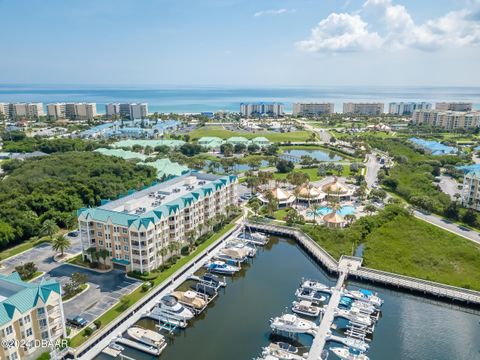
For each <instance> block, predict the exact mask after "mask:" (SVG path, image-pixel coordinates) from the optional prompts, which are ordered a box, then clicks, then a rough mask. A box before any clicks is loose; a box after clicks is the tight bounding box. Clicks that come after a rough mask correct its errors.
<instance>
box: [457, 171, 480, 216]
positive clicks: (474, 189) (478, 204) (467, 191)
mask: <svg viewBox="0 0 480 360" xmlns="http://www.w3.org/2000/svg"><path fill="white" fill-rule="evenodd" d="M479 182H480V171H478V170H471V171H469V172H466V173H465V175H464V176H463V188H462V194H461V195H462V205H463V206H465V207H467V208H470V209H474V210H477V211H480V191H479V190H480V189H479Z"/></svg>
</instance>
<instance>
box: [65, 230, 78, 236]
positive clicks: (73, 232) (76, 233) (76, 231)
mask: <svg viewBox="0 0 480 360" xmlns="http://www.w3.org/2000/svg"><path fill="white" fill-rule="evenodd" d="M67 236H68V237H77V236H78V230H74V231H70V232H69V233H68V234H67Z"/></svg>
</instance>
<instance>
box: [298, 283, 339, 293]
mask: <svg viewBox="0 0 480 360" xmlns="http://www.w3.org/2000/svg"><path fill="white" fill-rule="evenodd" d="M300 287H301V288H302V289H311V290H315V291H321V292H326V293H328V294H330V293H331V292H332V289H331V288H330V287H329V286H327V285H325V284H322V283H321V282H318V281H313V280H305V281H304V282H302V285H301V286H300Z"/></svg>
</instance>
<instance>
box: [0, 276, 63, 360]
mask: <svg viewBox="0 0 480 360" xmlns="http://www.w3.org/2000/svg"><path fill="white" fill-rule="evenodd" d="M61 336H63V337H66V331H65V317H64V314H63V305H62V296H61V290H60V284H59V283H57V282H55V281H43V282H41V283H40V284H34V283H28V282H23V281H22V280H21V279H20V276H19V275H18V273H12V274H10V275H8V276H5V275H0V339H1V340H2V346H0V359H6V360H16V359H36V358H37V357H38V356H39V355H40V354H41V353H43V352H50V351H52V350H54V347H55V345H60V344H59V343H58V342H57V341H58V340H59V339H60V337H61ZM9 344H11V345H12V346H9ZM17 344H18V345H19V346H17ZM40 344H42V345H40ZM44 345H45V346H44Z"/></svg>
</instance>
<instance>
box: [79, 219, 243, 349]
mask: <svg viewBox="0 0 480 360" xmlns="http://www.w3.org/2000/svg"><path fill="white" fill-rule="evenodd" d="M238 219H239V217H237V218H235V219H234V220H232V221H231V222H230V223H229V224H228V225H226V226H225V227H224V228H223V229H222V230H220V231H219V232H217V233H216V234H215V235H213V236H212V237H211V238H210V239H208V240H207V241H205V242H204V243H202V244H200V245H199V246H198V247H197V248H196V249H195V250H194V251H193V252H192V253H191V254H190V255H188V256H185V257H183V258H181V259H180V260H178V261H177V263H176V264H175V265H173V266H172V267H170V268H169V269H167V270H165V271H163V272H162V273H160V275H159V276H158V277H157V278H156V279H155V280H154V281H153V288H156V287H158V286H159V285H160V284H162V283H163V282H164V281H165V280H166V279H167V278H169V277H170V276H171V275H172V274H173V273H175V272H176V271H177V270H179V269H180V268H181V267H182V266H184V265H185V264H187V263H188V262H189V261H190V260H192V259H193V258H194V257H195V256H197V255H198V254H199V253H201V252H202V251H203V250H205V249H206V248H207V247H208V246H210V245H211V244H212V243H213V242H215V241H216V240H218V239H219V238H220V237H221V236H222V235H224V234H225V233H227V232H228V231H229V230H231V229H232V228H233V227H234V226H235V221H236V220H238ZM150 291H152V290H150ZM150 291H149V292H150ZM149 292H144V291H142V288H141V287H139V288H137V289H136V290H134V291H133V292H131V293H130V294H128V295H126V297H127V298H128V299H129V301H130V302H129V305H128V307H131V306H132V305H134V304H135V303H136V302H138V301H139V300H140V299H141V298H143V297H144V296H145V295H146V294H148V293H149ZM128 307H127V309H128ZM125 310H126V309H125V308H124V307H123V306H122V305H121V304H117V305H115V306H113V307H112V308H111V309H110V310H107V311H106V312H105V313H103V315H101V316H100V317H99V318H98V319H99V320H100V321H101V323H102V325H101V326H100V328H104V327H105V326H107V325H108V324H109V323H110V322H112V321H113V320H114V319H116V318H117V317H118V316H120V315H121V314H122V313H123V312H124V311H125ZM88 339H89V337H88V336H85V335H84V332H83V331H82V332H80V333H78V334H77V335H75V336H74V337H73V338H72V341H71V344H70V346H71V347H78V346H80V345H81V344H83V343H84V342H85V341H87V340H88Z"/></svg>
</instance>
